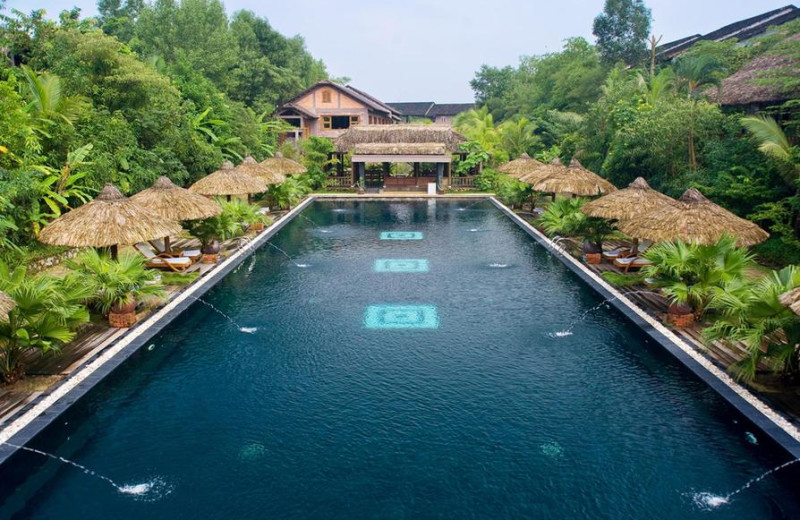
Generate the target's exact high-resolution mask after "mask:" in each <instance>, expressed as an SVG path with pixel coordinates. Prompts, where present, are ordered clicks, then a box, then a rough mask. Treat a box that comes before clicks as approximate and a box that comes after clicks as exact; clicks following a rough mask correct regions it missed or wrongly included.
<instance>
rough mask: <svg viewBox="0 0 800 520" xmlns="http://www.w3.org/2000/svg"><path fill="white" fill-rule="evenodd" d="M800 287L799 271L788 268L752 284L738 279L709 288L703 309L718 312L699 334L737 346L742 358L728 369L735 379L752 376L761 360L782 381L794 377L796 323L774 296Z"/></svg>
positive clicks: (799, 328) (798, 360) (799, 366)
mask: <svg viewBox="0 0 800 520" xmlns="http://www.w3.org/2000/svg"><path fill="white" fill-rule="evenodd" d="M798 286H800V270H799V269H798V268H797V267H795V266H789V267H785V268H783V269H781V270H780V271H772V272H771V273H769V274H768V275H767V276H764V277H761V278H758V279H755V280H752V279H744V278H738V279H734V280H732V281H729V282H727V283H724V284H723V285H722V286H721V287H719V288H718V289H716V290H715V292H714V296H713V298H712V299H711V301H710V303H709V307H710V308H712V309H715V310H718V311H719V312H720V313H721V317H720V319H718V320H717V321H715V322H714V323H713V324H712V325H711V326H710V327H708V328H706V329H705V331H704V335H705V338H706V339H707V340H708V341H722V342H724V343H733V342H741V343H743V344H744V345H745V347H746V348H747V352H748V356H747V357H745V358H744V359H742V360H741V361H740V362H738V363H736V364H734V365H732V366H731V367H730V370H731V371H733V372H734V374H735V375H736V376H737V377H738V378H739V379H743V380H746V381H750V380H752V379H753V378H755V376H756V373H757V370H758V367H759V364H760V363H762V362H766V364H768V365H771V366H772V367H773V368H774V370H775V371H776V372H779V373H781V374H782V375H783V376H784V377H785V378H788V379H791V380H793V381H794V382H797V378H798V376H799V375H800V351H799V350H798V345H800V319H798V316H797V315H796V314H794V312H792V311H791V310H790V309H788V308H787V307H785V306H784V305H782V304H781V302H780V301H779V300H778V297H779V296H780V295H781V294H783V293H785V292H787V291H790V290H792V289H794V288H795V287H798Z"/></svg>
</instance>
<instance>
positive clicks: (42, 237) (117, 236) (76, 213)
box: [39, 184, 181, 257]
mask: <svg viewBox="0 0 800 520" xmlns="http://www.w3.org/2000/svg"><path fill="white" fill-rule="evenodd" d="M180 230H181V226H180V224H179V223H178V222H176V221H173V220H167V219H164V218H162V217H161V216H159V215H156V214H154V213H153V212H152V211H150V210H148V209H147V208H144V207H142V206H140V205H139V204H137V203H136V202H134V201H132V200H130V199H128V198H126V197H125V196H124V195H123V194H122V192H120V191H119V190H118V189H117V188H116V187H114V186H113V185H111V184H106V186H105V188H103V190H102V191H101V192H100V194H99V195H98V196H97V197H95V198H94V200H92V201H91V202H88V203H87V204H84V205H83V206H79V207H77V208H75V209H73V210H71V211H69V212H67V213H65V214H63V215H61V216H60V217H58V218H57V219H55V220H54V221H52V222H51V223H50V224H48V225H47V226H45V228H44V229H42V232H41V233H39V241H41V242H44V243H45V244H52V245H57V246H68V247H111V255H112V257H116V252H117V245H118V244H135V243H137V242H144V241H147V240H153V239H156V238H161V237H165V236H169V235H174V234H176V233H179V232H180Z"/></svg>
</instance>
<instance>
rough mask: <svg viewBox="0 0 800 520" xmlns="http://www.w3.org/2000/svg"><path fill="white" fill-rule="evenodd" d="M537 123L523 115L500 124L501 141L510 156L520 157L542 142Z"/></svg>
mask: <svg viewBox="0 0 800 520" xmlns="http://www.w3.org/2000/svg"><path fill="white" fill-rule="evenodd" d="M536 128H537V125H536V123H533V122H532V121H530V120H529V119H526V118H524V117H521V118H519V119H517V120H516V121H506V122H505V123H503V124H502V125H500V128H499V130H500V143H501V146H502V147H503V150H505V152H506V153H507V154H508V155H509V157H512V158H513V157H518V156H520V155H522V154H523V153H528V152H529V151H530V150H531V149H532V148H534V147H536V146H538V145H539V144H541V140H540V139H539V136H538V135H536Z"/></svg>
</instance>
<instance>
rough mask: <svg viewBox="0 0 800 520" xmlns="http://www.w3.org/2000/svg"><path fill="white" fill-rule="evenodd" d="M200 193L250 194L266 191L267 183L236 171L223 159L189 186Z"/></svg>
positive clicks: (210, 194)
mask: <svg viewBox="0 0 800 520" xmlns="http://www.w3.org/2000/svg"><path fill="white" fill-rule="evenodd" d="M189 189H190V190H192V191H194V192H196V193H199V194H201V195H208V196H212V195H225V196H226V197H227V198H228V200H230V199H231V195H248V196H249V195H251V194H253V193H261V192H264V191H267V184H266V183H265V182H264V181H263V180H262V179H259V178H258V177H253V176H251V175H247V174H246V173H243V172H240V171H236V170H235V169H234V167H233V164H232V163H231V162H230V161H225V162H224V163H222V166H221V167H220V169H219V170H217V171H215V172H214V173H212V174H210V175H206V176H205V177H203V178H202V179H200V180H199V181H197V182H195V183H194V184H192V185H191V186H190V187H189Z"/></svg>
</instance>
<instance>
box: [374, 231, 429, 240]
mask: <svg viewBox="0 0 800 520" xmlns="http://www.w3.org/2000/svg"><path fill="white" fill-rule="evenodd" d="M422 238H423V235H422V232H421V231H383V232H381V240H422Z"/></svg>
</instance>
